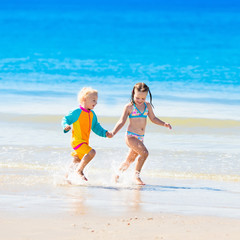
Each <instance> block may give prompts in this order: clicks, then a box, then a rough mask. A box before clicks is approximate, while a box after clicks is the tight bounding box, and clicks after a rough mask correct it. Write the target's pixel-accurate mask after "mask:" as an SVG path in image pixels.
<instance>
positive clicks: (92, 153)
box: [77, 149, 96, 181]
mask: <svg viewBox="0 0 240 240" xmlns="http://www.w3.org/2000/svg"><path fill="white" fill-rule="evenodd" d="M95 155H96V151H95V150H94V149H92V150H91V151H90V152H89V153H88V154H86V155H85V156H84V157H83V159H82V160H81V162H80V164H79V167H78V170H77V171H78V173H79V175H80V176H81V177H82V179H83V180H85V181H87V178H86V177H85V176H84V173H83V170H84V168H85V167H86V166H87V164H88V163H89V162H90V161H91V160H92V159H93V158H94V156H95Z"/></svg>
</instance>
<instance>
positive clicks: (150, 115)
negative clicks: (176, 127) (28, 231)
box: [147, 103, 172, 129]
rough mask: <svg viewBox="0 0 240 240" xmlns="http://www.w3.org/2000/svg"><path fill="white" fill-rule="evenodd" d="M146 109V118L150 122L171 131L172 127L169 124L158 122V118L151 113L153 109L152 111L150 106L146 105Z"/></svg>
mask: <svg viewBox="0 0 240 240" xmlns="http://www.w3.org/2000/svg"><path fill="white" fill-rule="evenodd" d="M147 107H148V117H149V118H150V120H151V121H152V122H153V123H155V124H157V125H160V126H163V127H167V128H169V129H172V126H171V125H170V124H169V123H166V122H164V121H162V120H160V119H159V118H158V117H156V116H155V114H154V112H153V109H152V106H151V105H150V104H149V103H147Z"/></svg>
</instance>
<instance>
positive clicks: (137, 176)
mask: <svg viewBox="0 0 240 240" xmlns="http://www.w3.org/2000/svg"><path fill="white" fill-rule="evenodd" d="M135 182H136V184H137V185H145V183H144V182H143V181H142V179H141V178H140V172H139V171H136V172H135Z"/></svg>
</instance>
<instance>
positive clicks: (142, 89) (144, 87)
mask: <svg viewBox="0 0 240 240" xmlns="http://www.w3.org/2000/svg"><path fill="white" fill-rule="evenodd" d="M135 90H137V91H139V92H148V93H149V96H150V104H151V105H152V107H153V104H152V94H151V92H150V89H149V87H148V86H147V84H145V83H143V82H140V83H136V84H135V85H134V87H133V90H132V96H131V102H132V103H135V102H134V94H135Z"/></svg>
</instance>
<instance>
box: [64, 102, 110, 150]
mask: <svg viewBox="0 0 240 240" xmlns="http://www.w3.org/2000/svg"><path fill="white" fill-rule="evenodd" d="M67 125H73V127H72V139H71V145H72V148H73V149H74V150H75V151H77V150H78V149H79V148H80V147H81V146H82V145H83V144H87V145H88V144H89V137H90V132H91V130H92V131H93V132H94V133H95V134H97V135H99V136H101V137H106V132H107V130H105V129H103V128H102V126H101V125H100V123H99V122H98V120H97V116H96V114H95V112H94V111H93V110H87V109H85V108H83V107H82V106H80V108H77V109H75V110H73V111H71V112H70V113H69V114H68V115H66V116H65V117H63V119H62V127H63V131H64V133H66V132H68V131H65V130H64V128H65V127H66V126H67Z"/></svg>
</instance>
